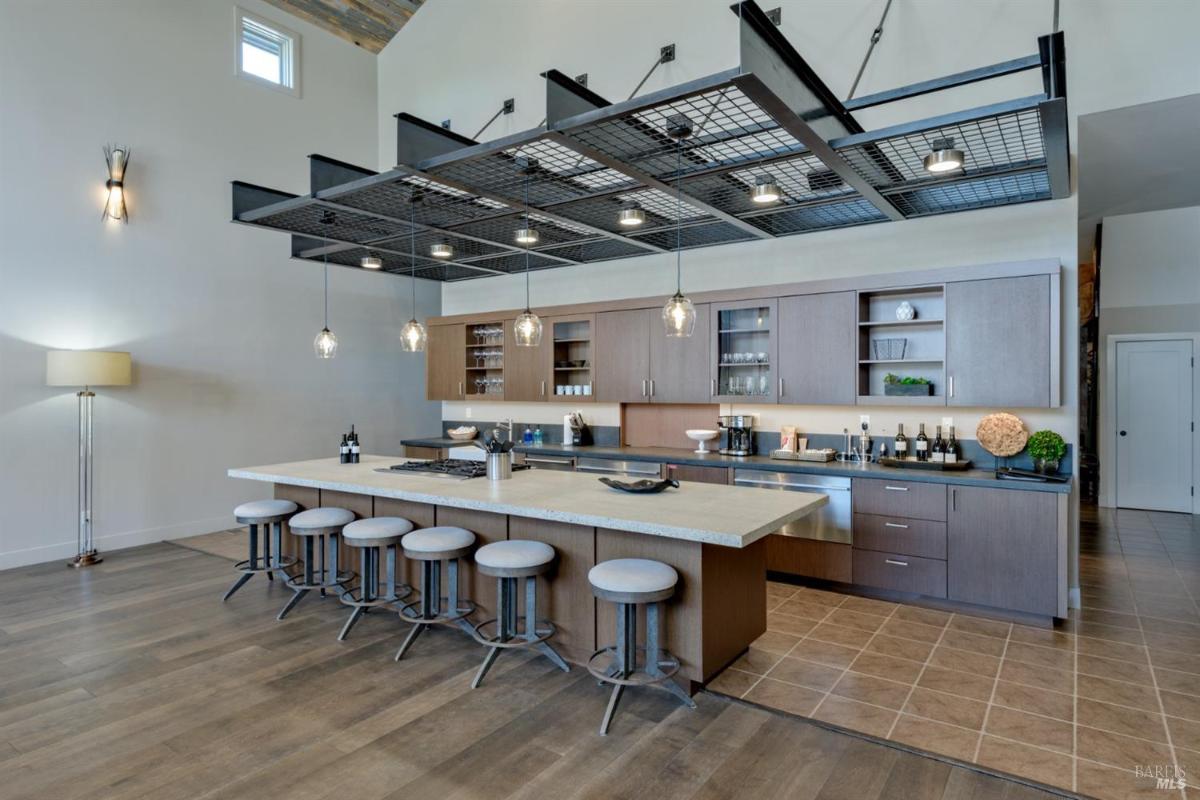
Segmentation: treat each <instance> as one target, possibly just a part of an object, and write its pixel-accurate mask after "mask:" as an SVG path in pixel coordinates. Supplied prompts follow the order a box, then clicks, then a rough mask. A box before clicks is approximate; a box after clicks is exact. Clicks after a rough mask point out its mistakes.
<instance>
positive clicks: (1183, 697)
mask: <svg viewBox="0 0 1200 800" xmlns="http://www.w3.org/2000/svg"><path fill="white" fill-rule="evenodd" d="M1158 694H1159V697H1161V698H1162V704H1163V711H1165V712H1166V713H1167V714H1169V715H1170V716H1172V717H1180V718H1182V719H1190V720H1192V721H1198V722H1200V697H1197V696H1196V695H1194V694H1181V693H1179V692H1170V691H1167V690H1165V689H1162V688H1160V689H1159V690H1158ZM1198 777H1200V776H1198Z"/></svg>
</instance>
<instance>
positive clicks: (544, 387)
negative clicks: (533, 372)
mask: <svg viewBox="0 0 1200 800" xmlns="http://www.w3.org/2000/svg"><path fill="white" fill-rule="evenodd" d="M545 396H546V382H545V381H542V397H545Z"/></svg>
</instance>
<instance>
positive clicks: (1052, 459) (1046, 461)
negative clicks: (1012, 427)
mask: <svg viewBox="0 0 1200 800" xmlns="http://www.w3.org/2000/svg"><path fill="white" fill-rule="evenodd" d="M1025 448H1026V449H1027V450H1028V451H1029V456H1030V458H1032V459H1033V465H1034V468H1035V469H1036V470H1037V471H1038V472H1041V473H1043V474H1045V475H1054V474H1056V473H1057V472H1058V464H1059V462H1060V461H1061V460H1062V457H1063V456H1064V455H1066V452H1067V443H1066V442H1064V441H1063V438H1062V437H1061V436H1059V435H1058V434H1057V433H1055V432H1054V431H1038V432H1037V433H1035V434H1033V435H1032V436H1030V437H1029V443H1028V444H1027V445H1026V446H1025Z"/></svg>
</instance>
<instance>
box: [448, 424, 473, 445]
mask: <svg viewBox="0 0 1200 800" xmlns="http://www.w3.org/2000/svg"><path fill="white" fill-rule="evenodd" d="M477 433H479V431H478V430H477V429H476V428H475V427H474V426H467V427H465V428H450V429H449V430H447V431H446V435H447V436H449V437H450V438H451V439H457V440H458V441H460V442H466V441H470V440H471V439H474V438H475V434H477Z"/></svg>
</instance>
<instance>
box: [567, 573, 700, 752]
mask: <svg viewBox="0 0 1200 800" xmlns="http://www.w3.org/2000/svg"><path fill="white" fill-rule="evenodd" d="M588 582H589V583H590V584H591V585H592V594H594V595H596V597H598V598H600V599H601V600H607V601H609V602H610V603H615V604H616V606H617V642H616V644H613V645H609V646H608V647H601V648H600V649H599V650H597V651H596V652H594V653H592V656H591V658H589V659H588V661H587V670H588V672H590V673H591V674H592V676H593V677H594V678H596V679H597V680H598V681H600V682H601V683H608V684H611V685H612V687H613V690H612V694H611V695H610V696H609V700H608V708H607V709H606V710H605V712H604V719H603V720H601V722H600V735H601V736H606V735H608V726H609V725H610V724H612V718H613V713H614V712H615V711H616V710H617V703H618V702H619V701H620V699H621V694H622V692H624V691H625V687H626V686H645V685H648V684H660V685H662V686H663V687H664V688H665V689H666V690H667V691H669V692H670V693H671V694H673V695H675V696H676V697H677V698H679V700H680V701H681V702H683V704H684V705H686V706H688V707H689V708H695V707H696V704H695V703H694V702H693V701H692V698H691V697H689V696H688V693H687V692H685V691H684V690H683V689H682V688H680V687H679V685H678V684H676V683H675V681H673V680H671V676H672V675H674V674H675V673H676V672H678V671H679V659H678V658H676V657H675V656H673V655H671V654H670V653H669V652H667V650H666V649H665V648H664V647H663V646H662V643H663V640H664V639H666V636H665V634H664V632H663V630H662V627H663V622H664V621H665V620H664V619H663V611H664V607H663V601H664V600H667V599H669V598H670V597H671V595H673V594H674V593H675V585H676V584H677V583H679V573H677V572H676V571H675V569H674V568H673V567H671V566H670V565H669V564H664V563H662V562H661V561H651V560H650V559H646V558H617V559H613V560H612V561H604V562H601V563H599V564H597V565H596V566H594V567H592V568H591V570H589V571H588ZM642 605H644V606H645V607H646V644H645V646H644V647H642V646H639V645H638V643H637V625H638V606H642ZM639 654H642V658H640V659H639V658H638V655H639Z"/></svg>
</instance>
